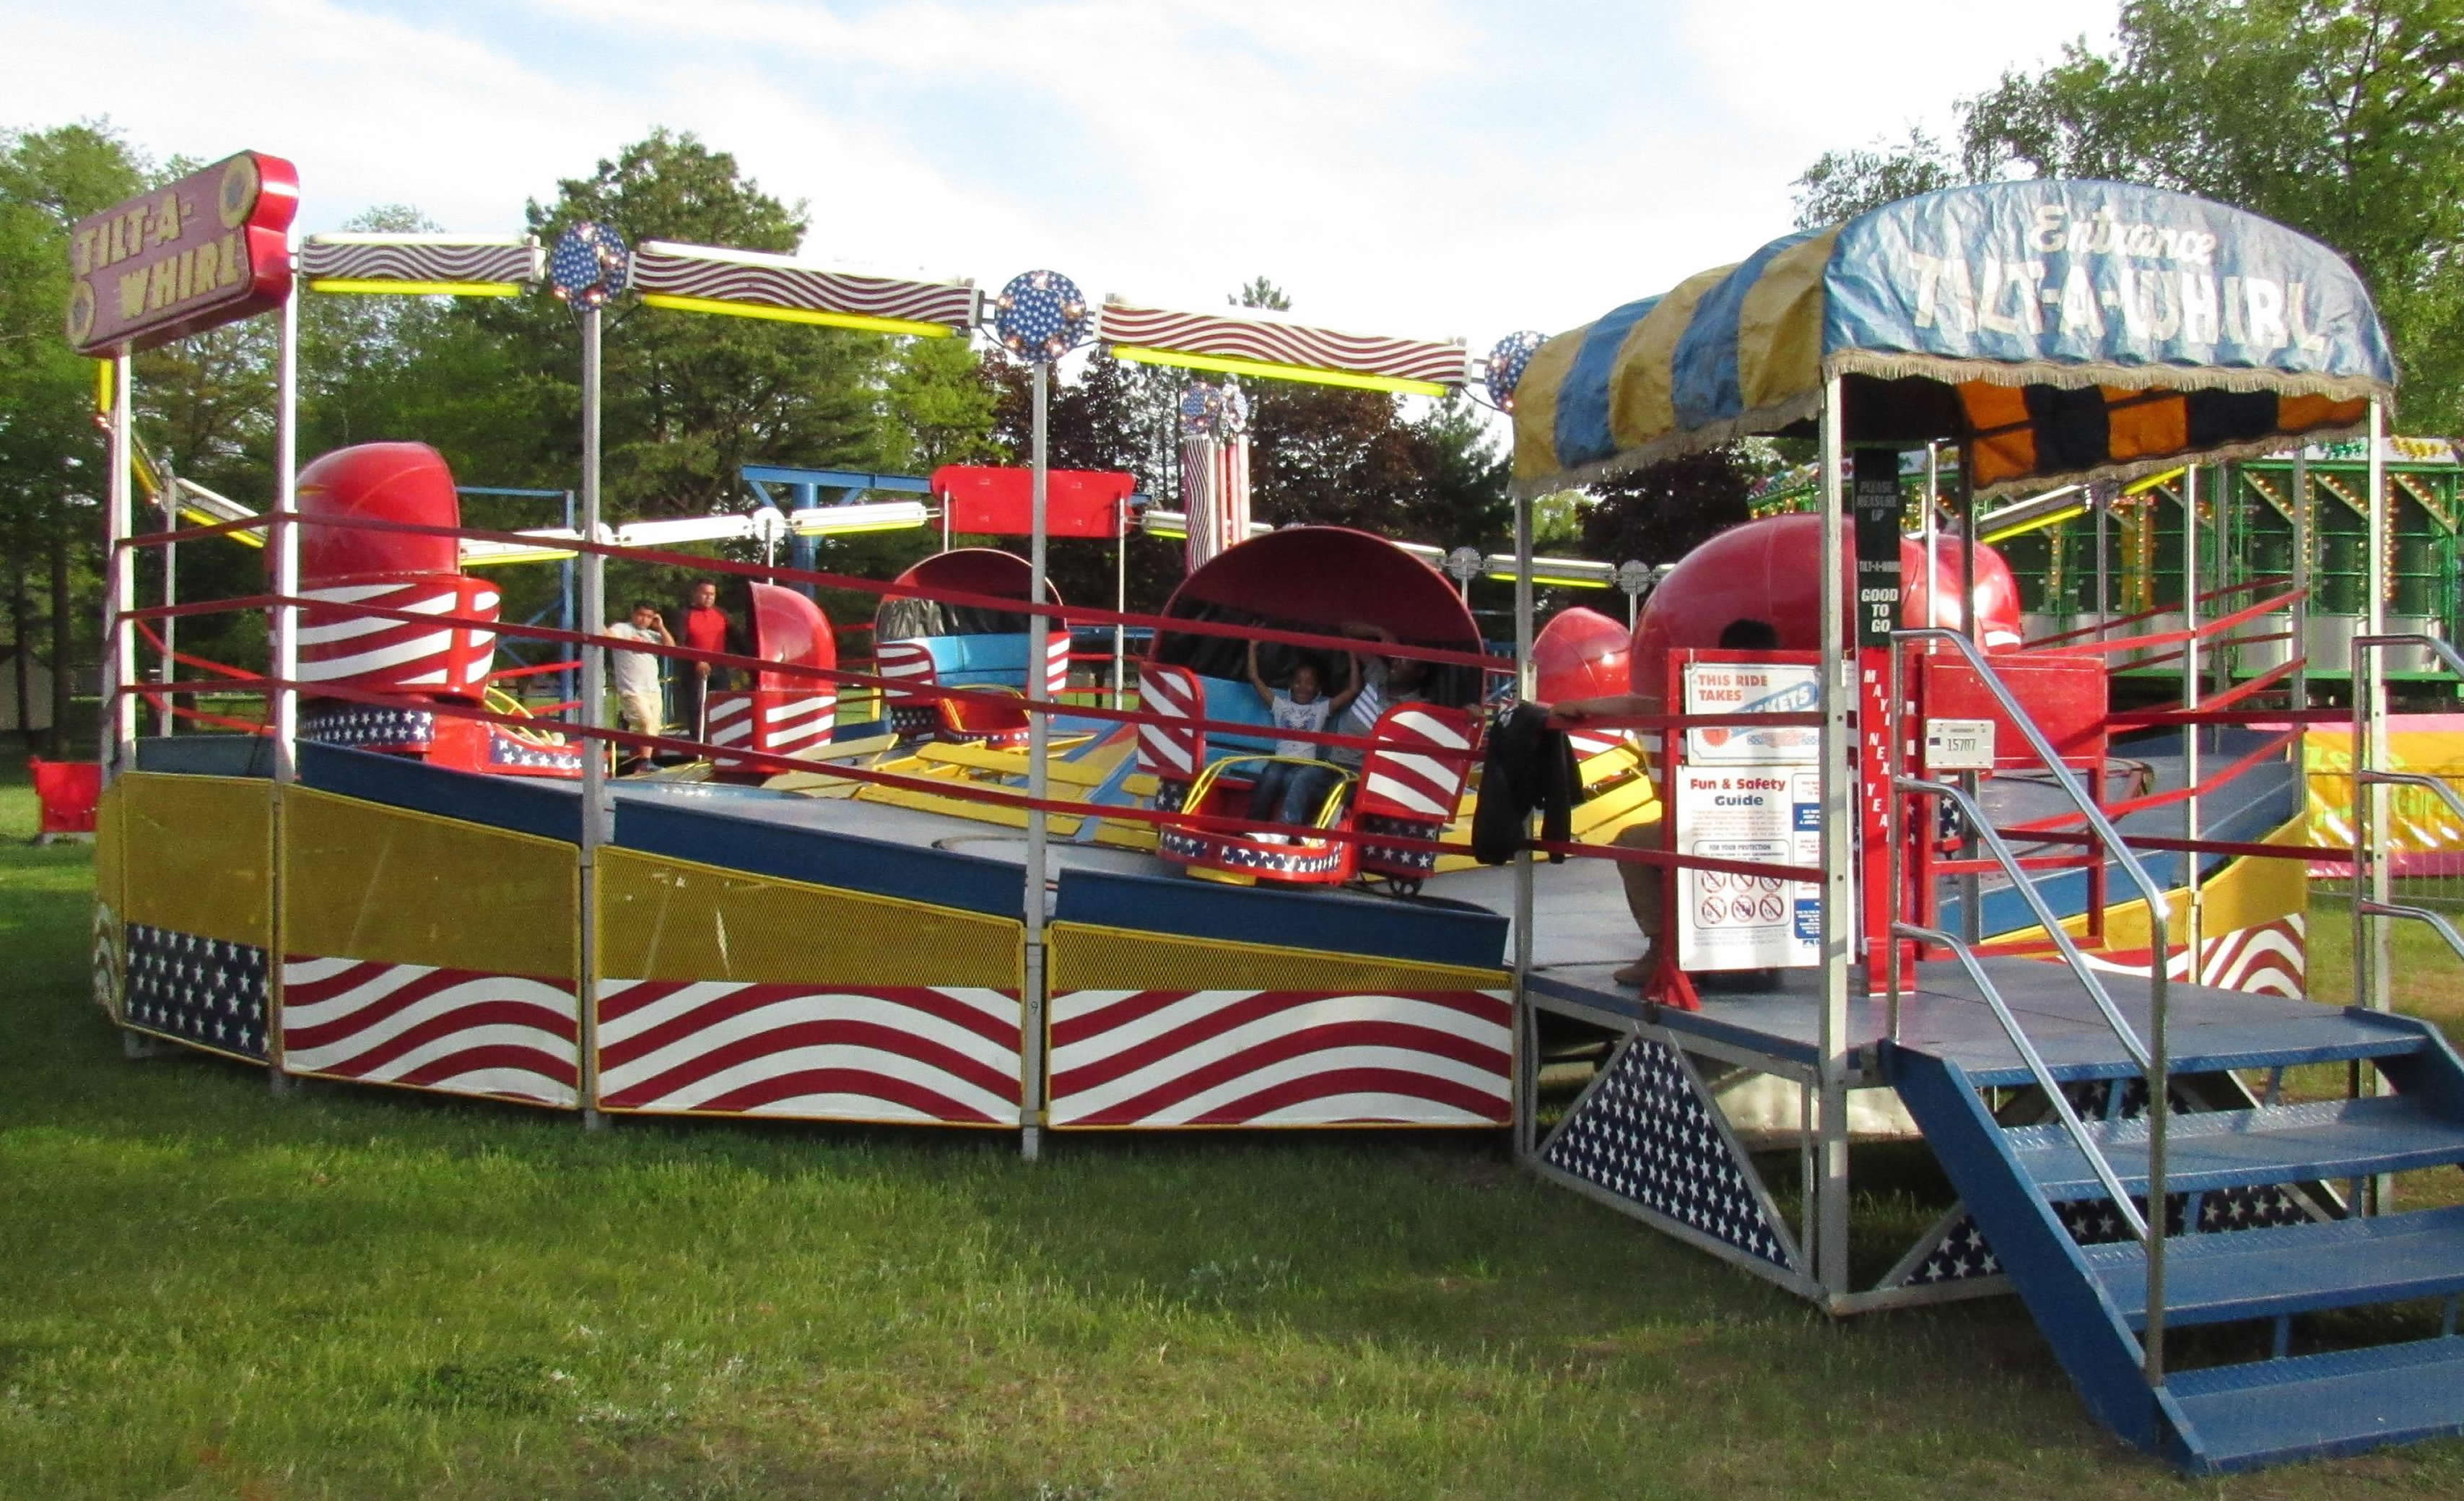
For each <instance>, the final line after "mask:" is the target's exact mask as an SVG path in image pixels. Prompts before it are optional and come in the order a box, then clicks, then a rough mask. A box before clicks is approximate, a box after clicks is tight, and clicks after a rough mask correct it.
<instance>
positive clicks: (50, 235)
mask: <svg viewBox="0 0 2464 1501" xmlns="http://www.w3.org/2000/svg"><path fill="white" fill-rule="evenodd" d="M146 175H147V164H146V163H145V161H144V160H143V158H142V157H140V156H139V155H138V154H137V153H135V152H134V151H132V150H131V149H130V148H129V146H128V144H127V143H126V142H124V141H122V140H121V137H120V135H119V133H118V132H117V131H115V130H113V129H112V128H111V127H110V125H109V124H107V123H104V122H99V121H91V122H87V123H82V124H76V125H61V126H57V127H55V128H53V129H50V130H37V131H21V130H7V131H0V537H5V540H6V544H7V547H8V574H9V577H8V589H9V600H8V606H9V617H10V624H11V645H12V646H13V647H14V649H15V651H14V667H13V669H12V672H13V674H14V675H13V681H12V682H11V687H12V688H13V689H14V690H15V691H16V694H17V702H18V703H19V704H21V705H23V704H24V703H26V702H27V699H28V695H29V694H30V693H31V692H32V690H33V673H32V671H31V669H32V665H33V662H32V656H33V650H34V646H35V642H36V640H37V638H38V625H37V620H36V610H35V606H34V600H33V593H32V584H33V574H34V573H35V572H36V570H38V569H39V570H40V571H41V572H42V573H43V574H45V575H48V581H47V582H48V584H49V588H48V591H47V592H48V596H49V598H48V602H47V605H48V607H47V609H46V610H45V611H44V613H45V614H46V615H47V616H48V619H47V620H46V621H44V622H42V623H41V624H42V625H43V626H44V627H47V628H48V629H47V630H44V631H42V632H41V633H42V634H44V635H47V636H48V645H49V648H50V651H49V653H48V655H49V666H50V669H51V671H52V673H53V679H52V703H53V705H54V709H55V715H54V720H53V730H52V738H51V752H52V754H54V755H55V756H56V755H60V754H63V753H64V751H65V746H66V743H67V742H66V739H65V728H66V727H65V726H64V725H63V723H62V721H63V720H64V719H65V718H66V717H67V711H68V706H69V701H70V696H71V693H70V690H71V684H72V680H73V673H74V670H75V666H76V657H77V651H76V641H77V635H78V632H77V627H76V625H75V621H76V620H77V618H78V616H79V615H80V614H81V613H82V612H84V611H89V610H91V609H92V608H94V607H95V606H96V604H97V601H96V599H95V597H94V594H93V592H92V591H93V581H94V576H95V569H94V561H95V559H96V558H97V557H98V556H99V553H98V549H97V548H96V541H97V539H98V538H99V533H100V527H99V509H98V508H99V504H100V501H101V497H102V491H103V488H104V476H103V466H102V444H101V442H100V441H99V437H98V435H97V433H96V431H95V426H94V418H93V414H94V402H95V365H94V362H93V361H91V360H87V359H83V358H81V357H79V356H77V354H75V353H73V352H72V351H71V350H70V348H69V345H68V340H67V337H66V334H65V332H64V330H63V326H62V320H63V317H64V314H65V311H66V309H67V307H68V291H69V254H68V245H69V230H70V227H71V226H72V225H74V224H75V223H76V222H77V220H78V219H80V218H83V217H84V216H85V215H87V214H90V213H95V212H99V210H103V209H106V208H109V207H110V206H111V205H112V204H114V203H117V202H119V201H120V200H121V199H122V198H125V197H127V196H129V195H130V194H132V193H134V192H136V191H138V190H139V189H140V188H143V186H144V182H145V178H146ZM28 740H29V744H30V745H31V744H32V742H33V737H32V736H31V734H30V735H29V737H28Z"/></svg>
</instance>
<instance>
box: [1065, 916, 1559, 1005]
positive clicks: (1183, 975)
mask: <svg viewBox="0 0 2464 1501" xmlns="http://www.w3.org/2000/svg"><path fill="white" fill-rule="evenodd" d="M1045 932H1046V938H1047V940H1048V943H1049V946H1050V951H1051V965H1052V975H1051V985H1052V988H1053V989H1054V990H1056V991H1059V990H1123V989H1133V990H1325V991H1355V990H1356V991H1396V990H1494V989H1497V988H1498V987H1500V986H1502V985H1509V984H1511V983H1513V981H1512V978H1511V977H1510V976H1508V975H1507V973H1506V972H1505V971H1503V970H1496V969H1467V968H1463V967H1462V966H1459V965H1454V964H1416V963H1413V962H1411V961H1409V960H1398V959H1379V958H1370V957H1364V956H1362V955H1358V954H1329V953H1323V952H1319V951H1315V950H1308V949H1285V948H1271V947H1268V946H1266V945H1265V944H1258V943H1226V942H1223V941H1221V939H1217V938H1179V937H1175V936H1171V935H1166V934H1157V933H1134V932H1132V931H1130V930H1128V929H1124V928H1101V927H1093V926H1089V925H1087V924H1083V923H1075V922H1056V923H1054V924H1053V925H1052V926H1051V927H1050V928H1049V929H1047V930H1045Z"/></svg>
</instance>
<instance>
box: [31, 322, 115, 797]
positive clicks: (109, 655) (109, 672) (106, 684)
mask: <svg viewBox="0 0 2464 1501" xmlns="http://www.w3.org/2000/svg"><path fill="white" fill-rule="evenodd" d="M128 371H129V363H128V356H126V355H124V354H123V355H115V356H113V357H112V362H111V473H110V475H109V476H108V478H107V487H106V489H105V492H104V501H103V506H104V517H103V532H104V538H105V544H104V545H105V548H106V554H105V556H104V558H103V567H102V571H103V591H102V653H101V655H102V660H103V664H104V666H103V673H102V715H101V718H102V746H101V749H100V751H99V755H100V756H101V759H102V775H103V779H104V781H106V782H108V781H109V780H110V779H111V778H113V777H116V776H118V775H120V774H121V772H124V771H128V770H131V769H133V767H134V764H135V758H136V749H137V743H136V742H137V700H136V699H135V698H134V697H132V696H130V695H128V694H127V693H125V692H124V691H123V690H125V689H127V688H129V687H132V686H134V685H135V683H136V682H137V628H136V623H135V622H133V621H131V620H130V619H129V618H128V612H129V611H130V610H132V609H135V608H136V607H137V558H136V555H135V553H133V552H132V551H131V550H130V549H129V548H128V547H127V545H126V543H127V541H128V538H129V535H130V530H129V529H130V527H131V525H132V524H133V521H134V512H135V508H136V495H135V492H136V474H135V467H136V452H135V448H134V443H135V437H134V433H133V430H132V429H133V416H134V408H133V405H132V403H131V402H130V399H129V392H128ZM23 646H24V643H22V642H20V643H19V647H20V649H21V650H22V649H23ZM53 680H54V681H55V682H56V681H59V679H58V678H57V677H56V676H55V678H54V679H53ZM20 707H22V705H21V706H20ZM67 712H68V705H67V704H65V703H55V704H54V705H52V714H53V716H54V719H53V722H54V723H55V724H56V723H59V722H60V720H59V718H58V717H59V716H61V715H64V714H66V713H67Z"/></svg>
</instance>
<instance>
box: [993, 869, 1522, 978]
mask: <svg viewBox="0 0 2464 1501" xmlns="http://www.w3.org/2000/svg"><path fill="white" fill-rule="evenodd" d="M1015 879H1016V878H1015V877H1014V876H1013V877H1012V881H1013V892H1012V901H1013V902H1015V900H1016V892H1015ZM1053 920H1054V921H1056V922H1082V923H1088V924H1090V925H1094V926H1099V927H1107V928H1129V929H1132V930H1134V931H1136V932H1141V933H1163V934H1171V935H1175V936H1177V937H1181V938H1218V939H1221V940H1222V941H1225V942H1229V943H1264V944H1270V945H1272V946H1274V947H1277V948H1296V949H1316V950H1320V951H1323V952H1326V953H1331V954H1351V955H1358V956H1361V957H1364V958H1377V959H1399V960H1411V961H1414V962H1418V963H1423V964H1460V965H1463V966H1465V967H1467V968H1474V969H1496V968H1498V967H1500V966H1502V965H1503V964H1504V963H1505V961H1506V960H1505V955H1506V934H1507V919H1506V918H1505V917H1503V916H1499V915H1498V914H1496V913H1493V912H1490V911H1488V910H1487V909H1485V908H1481V907H1472V906H1469V905H1457V904H1455V903H1452V902H1447V903H1444V904H1440V903H1438V902H1436V901H1434V900H1430V899H1427V898H1422V899H1419V900H1417V901H1397V900H1395V899H1393V898H1390V897H1381V896H1355V895H1353V894H1350V893H1346V892H1334V891H1327V890H1323V889H1321V890H1316V891H1279V890H1276V889H1274V888H1271V887H1265V886H1224V885H1219V884H1217V883H1215V882H1212V881H1195V880H1189V879H1186V878H1183V877H1178V876H1157V875H1122V874H1116V873H1113V872H1100V871H1064V872H1061V894H1060V898H1059V901H1058V904H1057V905H1056V906H1055V908H1054V910H1053Z"/></svg>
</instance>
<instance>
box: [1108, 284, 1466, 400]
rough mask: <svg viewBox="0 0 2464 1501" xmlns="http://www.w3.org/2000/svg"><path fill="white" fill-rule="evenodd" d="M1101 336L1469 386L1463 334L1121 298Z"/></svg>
mask: <svg viewBox="0 0 2464 1501" xmlns="http://www.w3.org/2000/svg"><path fill="white" fill-rule="evenodd" d="M1097 337H1099V338H1100V339H1102V340H1103V342H1106V343H1108V344H1111V345H1113V346H1114V349H1115V352H1120V351H1122V350H1124V349H1131V350H1154V351H1157V352H1161V353H1168V354H1181V355H1198V356H1201V357H1211V358H1213V359H1215V360H1220V361H1233V362H1245V363H1247V364H1256V365H1262V366H1281V367H1285V368H1286V369H1287V370H1288V372H1289V373H1290V374H1292V375H1294V376H1296V377H1298V378H1300V379H1308V378H1309V372H1330V371H1331V372H1338V373H1345V374H1352V375H1365V376H1371V377H1375V378H1377V379H1379V380H1384V381H1410V382H1420V383H1425V384H1427V385H1431V386H1445V387H1448V388H1450V389H1451V388H1452V387H1455V386H1461V385H1463V382H1464V380H1465V379H1466V377H1467V374H1468V361H1467V358H1466V356H1465V352H1464V349H1463V341H1462V340H1460V339H1456V340H1447V341H1443V342H1441V341H1438V340H1430V339H1396V338H1390V337H1387V336H1385V335H1379V334H1346V333H1339V332H1337V331H1335V330H1333V329H1331V328H1313V327H1310V326H1309V325H1307V324H1304V323H1287V322H1285V321H1283V320H1280V319H1270V318H1261V317H1258V316H1256V315H1255V314H1234V313H1176V312H1172V311H1170V310H1168V309H1165V308H1156V307H1140V306H1138V305H1136V304H1135V303H1131V302H1123V301H1120V300H1118V299H1117V298H1107V299H1106V300H1105V303H1104V309H1103V319H1102V322H1101V324H1100V326H1099V328H1098V330H1097ZM1225 367H1226V366H1220V365H1214V366H1201V368H1225ZM1230 368H1233V369H1234V370H1235V373H1244V372H1242V371H1241V370H1240V369H1239V366H1238V365H1234V366H1230ZM1245 373H1256V374H1262V375H1274V374H1280V373H1285V371H1284V370H1279V369H1260V370H1257V371H1254V372H1245Z"/></svg>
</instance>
